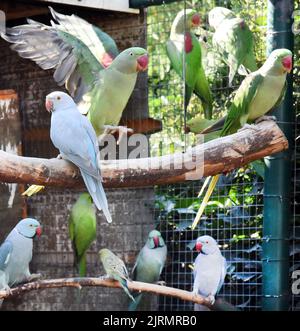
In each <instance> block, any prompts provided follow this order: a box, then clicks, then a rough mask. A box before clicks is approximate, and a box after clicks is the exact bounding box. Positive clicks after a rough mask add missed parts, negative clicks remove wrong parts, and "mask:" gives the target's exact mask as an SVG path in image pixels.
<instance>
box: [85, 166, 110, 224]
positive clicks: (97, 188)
mask: <svg viewBox="0 0 300 331" xmlns="http://www.w3.org/2000/svg"><path fill="white" fill-rule="evenodd" d="M81 175H82V177H83V180H84V182H85V185H86V187H87V189H88V191H89V193H90V195H91V197H92V198H93V201H94V204H95V205H96V207H97V208H98V209H99V210H102V211H103V213H104V215H105V217H106V220H107V222H108V223H111V222H112V218H111V215H110V212H109V209H108V202H107V198H106V194H105V192H104V188H103V185H102V183H101V181H100V180H98V179H96V178H94V177H92V176H90V175H88V174H86V173H84V172H83V171H81Z"/></svg>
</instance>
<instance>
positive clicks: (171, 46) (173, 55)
mask: <svg viewBox="0 0 300 331" xmlns="http://www.w3.org/2000/svg"><path fill="white" fill-rule="evenodd" d="M166 49H167V55H168V57H169V59H170V61H171V65H172V68H173V69H174V70H175V71H176V73H177V74H178V75H179V76H180V77H182V72H181V68H182V57H181V54H180V52H179V51H178V49H177V47H176V45H175V43H174V42H173V41H172V40H168V41H167V44H166Z"/></svg>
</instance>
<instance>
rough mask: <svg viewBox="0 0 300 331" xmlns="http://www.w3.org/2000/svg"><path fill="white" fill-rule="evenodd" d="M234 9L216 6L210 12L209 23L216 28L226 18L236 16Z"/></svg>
mask: <svg viewBox="0 0 300 331" xmlns="http://www.w3.org/2000/svg"><path fill="white" fill-rule="evenodd" d="M235 17H236V16H235V14H234V12H233V11H232V10H230V9H227V8H225V7H215V8H213V9H212V10H211V11H210V12H209V13H208V23H209V25H210V26H211V27H212V28H214V29H215V30H216V29H217V27H218V26H219V25H220V24H221V23H222V22H223V21H224V20H225V19H231V18H235Z"/></svg>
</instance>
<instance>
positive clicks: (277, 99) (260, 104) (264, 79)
mask: <svg viewBox="0 0 300 331" xmlns="http://www.w3.org/2000/svg"><path fill="white" fill-rule="evenodd" d="M292 67H293V54H292V52H291V51H290V50H288V49H285V48H283V49H276V50H274V51H273V52H272V53H271V54H270V55H269V57H268V59H267V60H266V62H265V63H264V64H263V66H262V67H261V68H260V69H258V70H257V71H255V72H253V73H251V74H249V75H248V76H247V77H246V78H245V79H244V80H243V82H242V84H241V85H240V87H239V88H238V90H237V92H236V94H235V96H234V99H233V101H232V104H231V106H230V107H229V110H228V114H227V116H226V117H224V118H221V119H220V120H219V121H217V122H216V123H214V124H213V125H212V126H210V127H208V128H207V129H204V130H203V131H202V132H201V133H203V134H205V133H209V132H213V131H214V130H219V129H220V123H221V124H222V126H223V128H222V130H221V133H220V136H221V137H222V136H227V135H230V134H233V133H235V132H237V131H238V130H239V129H240V128H241V127H243V126H246V125H247V123H252V122H254V121H255V120H257V119H260V120H262V119H264V115H265V114H267V113H268V112H269V111H270V110H271V109H273V108H275V107H277V106H278V105H279V104H280V103H281V101H282V100H283V98H284V95H285V91H286V84H287V83H286V76H287V73H290V72H291V70H292ZM223 123H224V124H223ZM250 128H251V126H250ZM219 176H220V175H216V176H213V177H212V179H211V181H210V177H208V178H207V179H206V180H205V183H204V185H203V187H202V189H201V193H202V192H203V191H204V188H205V187H206V186H207V185H208V183H209V181H210V183H209V187H208V189H207V192H206V194H205V196H204V198H203V201H202V203H201V206H200V208H199V210H198V213H197V215H196V218H195V220H194V222H193V224H192V229H195V227H196V226H197V224H198V222H199V220H200V218H201V216H202V214H203V211H204V209H205V207H206V205H207V203H208V201H209V198H210V196H211V194H212V192H213V190H214V188H215V186H216V184H217V182H218V179H219ZM199 195H201V194H199Z"/></svg>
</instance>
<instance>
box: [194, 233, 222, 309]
mask: <svg viewBox="0 0 300 331" xmlns="http://www.w3.org/2000/svg"><path fill="white" fill-rule="evenodd" d="M196 250H197V251H198V252H199V255H198V256H197V258H196V260H195V264H194V286H193V293H194V295H196V294H200V295H202V296H204V297H207V298H208V299H209V300H210V302H211V303H212V304H214V302H215V296H216V294H218V292H219V291H220V289H221V287H222V285H223V283H224V279H225V276H226V260H225V258H224V257H223V256H222V254H221V252H220V249H219V247H218V244H217V242H216V241H215V239H214V238H212V237H210V236H202V237H199V238H197V241H196ZM207 309H208V308H207V307H204V306H202V305H199V304H195V305H194V310H207Z"/></svg>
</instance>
